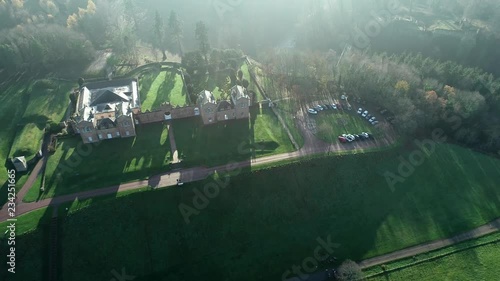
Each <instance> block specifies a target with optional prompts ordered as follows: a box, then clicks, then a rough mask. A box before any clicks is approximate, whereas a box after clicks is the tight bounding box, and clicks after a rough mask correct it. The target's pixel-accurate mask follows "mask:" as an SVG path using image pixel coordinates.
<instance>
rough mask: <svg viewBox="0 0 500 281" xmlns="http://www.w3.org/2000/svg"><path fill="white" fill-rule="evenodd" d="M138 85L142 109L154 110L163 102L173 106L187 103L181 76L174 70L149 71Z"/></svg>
mask: <svg viewBox="0 0 500 281" xmlns="http://www.w3.org/2000/svg"><path fill="white" fill-rule="evenodd" d="M139 87H140V89H139V90H140V93H141V103H142V106H141V108H142V111H147V110H150V111H151V110H154V109H156V108H158V107H159V106H160V105H161V104H162V103H164V102H169V103H170V104H172V105H173V106H185V105H187V104H188V99H187V96H186V91H185V90H184V83H183V82H182V77H181V75H180V74H177V73H176V72H175V71H170V70H163V71H161V72H158V71H151V72H150V73H148V74H145V75H144V76H143V77H142V78H141V80H140V81H139Z"/></svg>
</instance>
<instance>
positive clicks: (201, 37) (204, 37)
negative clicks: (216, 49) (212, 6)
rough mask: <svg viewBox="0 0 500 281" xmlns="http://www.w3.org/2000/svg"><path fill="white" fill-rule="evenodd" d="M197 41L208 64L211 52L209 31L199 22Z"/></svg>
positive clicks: (196, 34)
mask: <svg viewBox="0 0 500 281" xmlns="http://www.w3.org/2000/svg"><path fill="white" fill-rule="evenodd" d="M195 36H196V40H198V43H199V44H200V52H201V54H202V55H203V56H204V58H205V62H206V63H208V52H209V51H210V43H209V42H208V29H207V26H206V25H205V23H204V22H202V21H199V22H198V23H197V24H196V30H195Z"/></svg>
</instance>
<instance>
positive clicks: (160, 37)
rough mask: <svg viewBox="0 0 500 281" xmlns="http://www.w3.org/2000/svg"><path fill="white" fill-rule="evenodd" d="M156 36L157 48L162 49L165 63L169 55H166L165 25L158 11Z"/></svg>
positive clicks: (155, 28)
mask: <svg viewBox="0 0 500 281" xmlns="http://www.w3.org/2000/svg"><path fill="white" fill-rule="evenodd" d="M154 35H155V40H154V42H155V45H156V48H158V49H160V51H161V52H162V54H163V58H162V60H163V61H165V60H166V59H167V54H166V53H165V23H164V22H163V18H162V17H161V15H160V13H159V12H158V11H156V13H155V25H154Z"/></svg>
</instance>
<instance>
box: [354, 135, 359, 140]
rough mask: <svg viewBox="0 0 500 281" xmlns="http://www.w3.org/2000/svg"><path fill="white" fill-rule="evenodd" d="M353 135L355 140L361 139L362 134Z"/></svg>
mask: <svg viewBox="0 0 500 281" xmlns="http://www.w3.org/2000/svg"><path fill="white" fill-rule="evenodd" d="M353 136H354V139H355V140H360V139H361V137H360V135H353Z"/></svg>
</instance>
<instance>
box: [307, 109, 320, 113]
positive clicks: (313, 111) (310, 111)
mask: <svg viewBox="0 0 500 281" xmlns="http://www.w3.org/2000/svg"><path fill="white" fill-rule="evenodd" d="M307 113H309V114H312V115H316V114H318V112H317V111H316V110H314V109H312V108H309V109H308V110H307Z"/></svg>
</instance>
